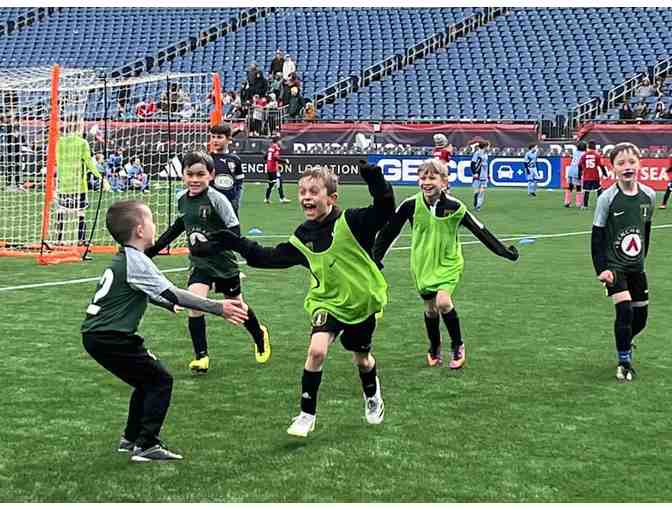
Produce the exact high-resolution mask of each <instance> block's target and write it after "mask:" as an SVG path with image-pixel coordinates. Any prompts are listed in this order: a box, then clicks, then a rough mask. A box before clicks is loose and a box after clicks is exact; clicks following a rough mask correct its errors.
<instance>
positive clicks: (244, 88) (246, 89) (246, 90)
mask: <svg viewBox="0 0 672 510" xmlns="http://www.w3.org/2000/svg"><path fill="white" fill-rule="evenodd" d="M238 95H239V96H240V102H241V103H244V102H246V101H248V100H249V99H252V95H251V94H250V82H249V81H247V80H242V81H241V82H240V89H239V90H238Z"/></svg>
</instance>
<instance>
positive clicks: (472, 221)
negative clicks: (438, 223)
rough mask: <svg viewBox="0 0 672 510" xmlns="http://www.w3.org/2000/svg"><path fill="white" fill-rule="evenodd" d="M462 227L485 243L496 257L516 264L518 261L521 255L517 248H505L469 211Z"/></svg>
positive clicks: (463, 219)
mask: <svg viewBox="0 0 672 510" xmlns="http://www.w3.org/2000/svg"><path fill="white" fill-rule="evenodd" d="M461 225H464V226H465V227H467V229H468V230H469V232H471V233H472V234H474V235H475V236H476V239H478V240H479V241H480V242H481V243H483V244H484V245H485V246H486V247H487V248H488V249H489V250H490V251H491V252H492V253H494V254H495V255H499V256H500V257H504V258H505V259H509V260H512V261H514V262H515V261H516V260H518V257H519V256H520V255H519V254H518V250H517V249H516V247H515V246H513V245H511V246H508V247H506V246H504V245H503V244H502V242H501V241H500V240H499V239H497V237H495V235H494V234H493V233H492V232H490V231H489V230H488V229H487V228H486V227H485V225H483V223H481V222H480V221H478V219H477V218H476V216H474V215H473V214H471V213H470V212H469V211H467V212H466V213H465V215H464V217H463V218H462V223H461Z"/></svg>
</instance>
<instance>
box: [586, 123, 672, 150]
mask: <svg viewBox="0 0 672 510" xmlns="http://www.w3.org/2000/svg"><path fill="white" fill-rule="evenodd" d="M576 138H577V141H579V140H583V141H589V140H592V141H594V142H595V143H597V144H598V145H601V146H602V147H603V148H604V147H605V146H608V147H610V146H613V145H616V144H617V143H621V142H630V143H634V144H635V145H637V146H638V147H640V148H643V147H668V148H669V147H671V146H672V122H668V123H665V124H586V125H585V126H583V127H582V128H581V129H580V130H579V132H578V133H577V135H576Z"/></svg>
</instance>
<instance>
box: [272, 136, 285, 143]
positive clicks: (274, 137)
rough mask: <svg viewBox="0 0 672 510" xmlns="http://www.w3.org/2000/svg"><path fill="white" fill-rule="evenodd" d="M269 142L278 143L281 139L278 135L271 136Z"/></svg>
mask: <svg viewBox="0 0 672 510" xmlns="http://www.w3.org/2000/svg"><path fill="white" fill-rule="evenodd" d="M271 140H272V141H273V142H279V141H280V140H282V137H281V136H280V135H273V136H272V137H271Z"/></svg>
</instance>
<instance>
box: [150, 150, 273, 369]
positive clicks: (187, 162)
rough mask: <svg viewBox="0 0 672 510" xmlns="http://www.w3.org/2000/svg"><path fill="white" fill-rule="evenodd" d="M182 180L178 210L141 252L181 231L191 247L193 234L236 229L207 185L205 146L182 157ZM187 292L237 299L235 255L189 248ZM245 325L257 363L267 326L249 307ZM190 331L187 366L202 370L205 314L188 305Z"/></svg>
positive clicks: (267, 348) (264, 354) (153, 251)
mask: <svg viewBox="0 0 672 510" xmlns="http://www.w3.org/2000/svg"><path fill="white" fill-rule="evenodd" d="M182 168H183V169H184V170H183V179H184V185H185V187H186V188H187V189H186V190H184V191H183V192H181V193H180V194H179V195H178V198H177V208H178V211H179V213H180V216H179V217H178V218H177V220H175V222H174V223H173V224H172V225H171V226H170V227H169V228H168V230H166V231H165V232H164V233H163V234H162V235H161V237H159V240H158V241H157V242H156V244H155V245H154V246H152V247H151V248H149V249H148V250H147V251H146V252H145V253H146V255H147V256H148V257H150V258H151V257H154V256H155V255H157V254H158V253H159V252H160V251H161V250H163V249H164V248H165V247H167V246H168V245H169V244H170V243H171V242H173V241H174V240H175V239H177V238H178V237H179V236H180V234H182V233H183V232H186V235H187V244H188V246H189V247H190V249H191V246H192V245H193V244H194V240H195V239H199V238H201V239H206V238H207V237H208V236H209V235H210V234H211V233H213V232H216V231H219V230H221V229H224V228H228V229H231V230H233V231H234V232H236V233H240V223H239V222H238V217H237V216H236V213H235V211H234V209H233V207H232V206H231V203H230V202H229V200H228V199H227V198H226V196H225V195H224V194H222V193H219V192H218V191H215V190H214V189H212V188H210V187H209V183H210V181H211V180H212V179H214V175H215V166H214V162H213V160H212V158H211V157H210V156H209V155H208V154H206V153H205V152H199V151H196V152H190V153H188V154H185V156H184V158H183V160H182ZM189 260H190V263H191V267H190V270H189V283H188V286H189V292H193V293H194V294H196V295H198V296H201V297H206V296H207V295H208V292H209V291H210V289H211V288H214V290H215V292H218V293H222V294H224V296H225V297H226V298H228V299H235V300H239V301H242V294H241V286H240V270H239V269H238V263H237V261H236V256H235V254H234V253H233V252H231V251H226V252H224V253H222V254H221V255H219V256H210V257H207V256H206V257H199V256H196V255H194V253H193V252H191V251H190V254H189ZM247 315H248V319H247V320H246V321H245V323H244V326H245V329H247V331H248V332H249V333H250V335H251V336H252V340H253V341H254V355H255V359H256V360H257V362H258V363H266V362H267V361H268V359H269V358H270V356H271V344H270V337H269V334H268V330H267V329H266V327H265V326H262V325H261V324H260V323H259V320H258V319H257V316H256V315H255V313H254V311H253V310H252V309H251V308H249V307H248V309H247ZM189 333H190V334H191V341H192V344H193V347H194V354H195V359H194V360H193V361H192V362H191V363H189V368H190V369H191V370H192V371H194V372H196V373H200V374H203V373H206V372H207V371H208V368H209V366H210V357H209V356H208V339H207V334H206V327H205V316H204V315H203V314H202V313H201V312H199V311H198V310H190V311H189Z"/></svg>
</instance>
